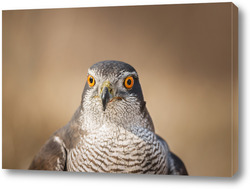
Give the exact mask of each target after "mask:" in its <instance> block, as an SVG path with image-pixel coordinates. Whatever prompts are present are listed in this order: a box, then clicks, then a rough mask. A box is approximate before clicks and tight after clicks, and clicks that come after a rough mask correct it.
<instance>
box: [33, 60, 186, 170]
mask: <svg viewBox="0 0 250 189" xmlns="http://www.w3.org/2000/svg"><path fill="white" fill-rule="evenodd" d="M125 82H127V83H126V84H127V85H126V84H125ZM131 86H132V87H131ZM130 87H131V88H130ZM29 169H40V170H58V171H78V172H109V173H149V174H182V175H187V171H186V168H185V166H184V164H183V162H182V161H181V160H180V159H179V158H178V157H177V156H176V155H174V154H173V153H172V152H171V151H170V150H169V148H168V145H167V143H166V142H165V141H164V140H163V139H162V138H161V137H160V136H158V135H156V134H155V131H154V125H153V122H152V120H151V117H150V115H149V113H148V111H147V108H146V103H145V101H144V98H143V94H142V89H141V86H140V83H139V78H138V74H137V72H136V71H135V69H134V68H133V67H132V66H130V65H129V64H126V63H124V62H120V61H102V62H99V63H96V64H94V65H93V66H92V67H90V68H89V70H88V81H87V82H86V84H85V88H84V90H83V93H82V100H81V104H80V106H79V108H78V109H77V111H76V112H75V114H74V116H73V117H72V119H71V121H69V123H68V124H67V125H66V126H64V127H63V128H61V129H59V130H58V131H56V132H55V133H54V134H53V135H52V136H51V138H50V139H49V140H48V141H47V142H46V143H45V145H44V146H43V147H42V148H41V150H40V151H39V153H38V154H37V155H36V156H35V158H34V160H33V161H32V163H31V165H30V167H29Z"/></svg>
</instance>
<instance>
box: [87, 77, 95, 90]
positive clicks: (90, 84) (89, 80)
mask: <svg viewBox="0 0 250 189" xmlns="http://www.w3.org/2000/svg"><path fill="white" fill-rule="evenodd" d="M88 84H89V86H90V87H93V86H94V85H95V79H94V77H93V76H92V75H89V76H88Z"/></svg>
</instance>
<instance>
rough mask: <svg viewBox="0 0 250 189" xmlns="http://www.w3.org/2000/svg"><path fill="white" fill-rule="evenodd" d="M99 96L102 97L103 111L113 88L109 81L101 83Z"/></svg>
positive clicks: (110, 97)
mask: <svg viewBox="0 0 250 189" xmlns="http://www.w3.org/2000/svg"><path fill="white" fill-rule="evenodd" d="M100 97H101V99H102V106H103V111H105V109H106V106H107V103H108V102H109V101H110V100H111V99H112V98H113V90H112V88H111V83H110V82H109V81H105V82H104V83H103V84H102V88H101V94H100Z"/></svg>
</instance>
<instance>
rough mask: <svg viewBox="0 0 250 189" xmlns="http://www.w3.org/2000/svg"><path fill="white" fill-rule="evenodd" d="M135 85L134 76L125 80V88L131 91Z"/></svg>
mask: <svg viewBox="0 0 250 189" xmlns="http://www.w3.org/2000/svg"><path fill="white" fill-rule="evenodd" d="M133 85H134V78H133V77H132V76H128V77H127V78H126V79H125V80H124V86H125V87H126V88H127V89H131V88H132V87H133Z"/></svg>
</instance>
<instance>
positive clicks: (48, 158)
mask: <svg viewBox="0 0 250 189" xmlns="http://www.w3.org/2000/svg"><path fill="white" fill-rule="evenodd" d="M78 112H79V111H77V112H76V113H75V114H74V116H73V118H72V120H71V121H70V122H69V123H68V124H67V125H65V126H64V127H62V128H60V129H58V130H57V131H56V132H54V133H53V134H52V135H51V136H50V138H49V139H48V140H47V141H46V142H45V144H44V145H43V146H42V147H41V149H40V150H39V152H38V153H37V154H36V156H35V157H34V159H33V161H32V163H31V165H30V167H29V169H33V170H34V169H37V170H58V171H62V170H65V168H66V159H67V153H68V152H69V150H70V149H72V148H74V147H75V146H76V145H77V143H78V142H79V140H80V135H81V130H80V125H79V123H78V121H77V120H78V119H77V115H78Z"/></svg>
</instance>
